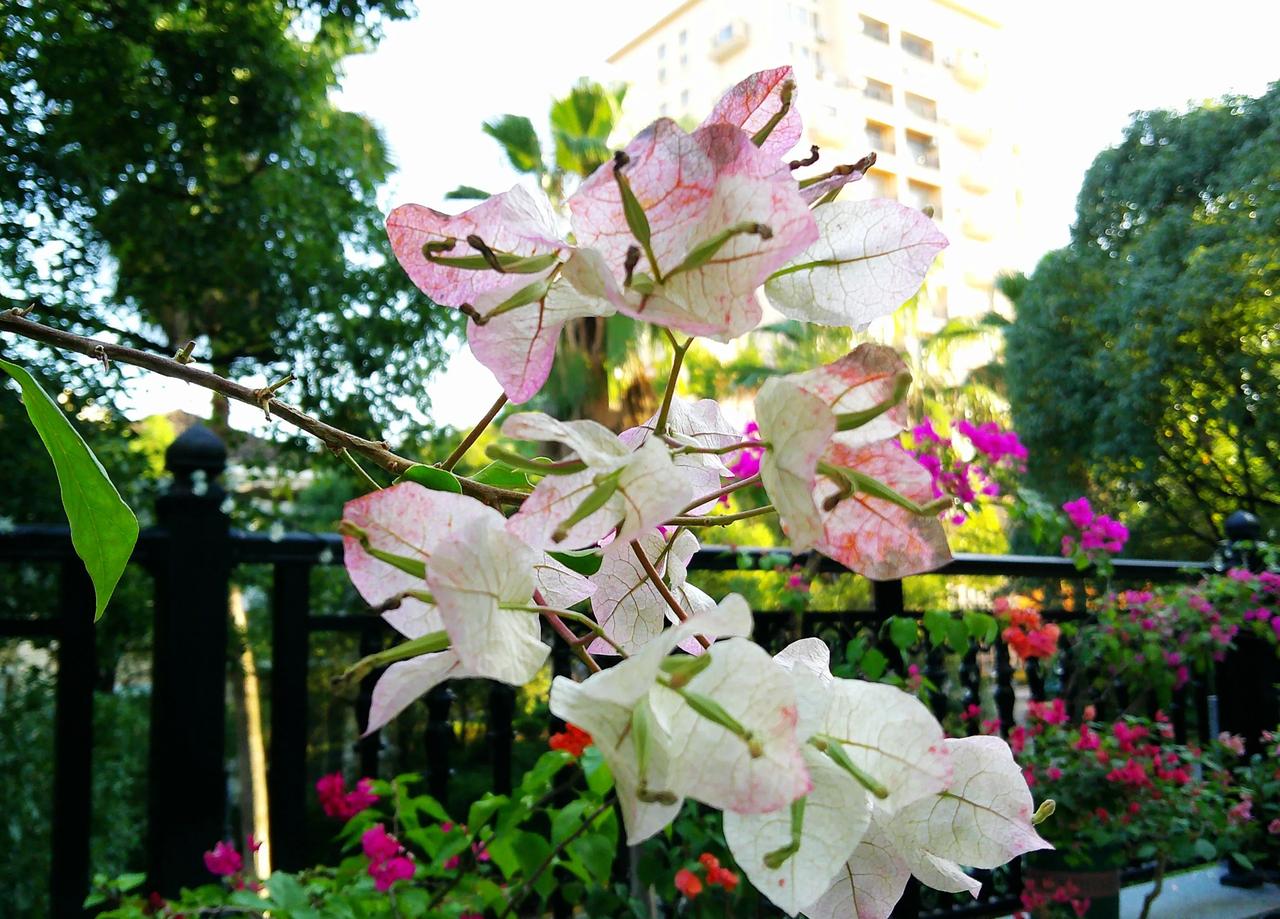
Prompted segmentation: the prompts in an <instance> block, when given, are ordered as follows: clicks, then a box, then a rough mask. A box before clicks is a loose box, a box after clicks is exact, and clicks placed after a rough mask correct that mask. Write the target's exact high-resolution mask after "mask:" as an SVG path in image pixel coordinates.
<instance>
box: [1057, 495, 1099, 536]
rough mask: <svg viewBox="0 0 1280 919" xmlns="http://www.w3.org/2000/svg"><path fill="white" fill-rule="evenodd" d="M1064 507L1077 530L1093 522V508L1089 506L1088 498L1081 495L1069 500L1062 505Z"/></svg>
mask: <svg viewBox="0 0 1280 919" xmlns="http://www.w3.org/2000/svg"><path fill="white" fill-rule="evenodd" d="M1062 509H1063V510H1064V511H1066V514H1067V519H1068V520H1070V521H1071V523H1072V524H1073V525H1074V526H1075V528H1076V529H1077V530H1083V529H1084V528H1085V527H1087V526H1088V525H1089V524H1090V523H1092V522H1093V508H1092V507H1090V506H1089V499H1088V498H1084V497H1081V498H1076V499H1075V500H1074V501H1068V502H1067V503H1066V504H1064V505H1062Z"/></svg>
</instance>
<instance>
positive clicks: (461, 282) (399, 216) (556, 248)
mask: <svg viewBox="0 0 1280 919" xmlns="http://www.w3.org/2000/svg"><path fill="white" fill-rule="evenodd" d="M471 235H476V236H479V237H480V238H481V239H482V240H483V241H484V243H485V244H486V245H488V246H489V248H491V249H494V250H497V251H499V252H508V253H511V254H513V255H543V254H547V253H552V252H563V253H566V254H567V252H568V246H567V245H566V244H565V243H564V242H563V241H562V240H561V239H560V238H559V234H558V233H557V232H556V226H555V217H554V215H553V212H552V210H551V203H550V201H548V200H547V197H546V195H545V194H543V193H542V192H537V193H533V192H530V191H528V190H526V189H525V188H524V187H523V186H521V185H517V186H515V187H514V188H512V189H511V190H510V191H507V192H503V193H502V194H498V195H493V196H492V197H490V198H488V199H486V200H485V201H482V202H481V203H480V204H478V205H476V206H475V207H473V208H471V209H470V210H468V211H464V212H463V213H461V214H457V215H450V214H442V213H440V212H439V211H435V210H432V209H431V208H429V207H423V206H422V205H420V204H404V205H401V206H400V207H397V208H396V209H395V210H393V211H392V212H391V214H390V215H389V216H388V217H387V236H388V237H389V238H390V240H391V248H392V251H394V252H395V255H396V259H397V260H398V261H399V262H400V266H401V267H402V268H404V270H405V273H406V274H408V275H409V278H410V279H411V280H412V281H413V283H414V284H416V285H417V286H418V288H419V289H420V290H421V291H422V292H423V293H425V294H426V295H427V296H428V297H430V298H431V299H432V300H434V301H435V302H437V303H440V304H442V305H445V306H460V305H461V304H463V303H468V304H471V305H472V306H473V307H475V308H476V309H477V310H479V311H480V312H481V313H484V312H486V310H487V308H488V307H492V306H496V305H497V304H498V303H501V302H502V301H503V300H505V299H507V297H509V296H510V295H511V294H514V293H515V292H516V291H517V290H520V289H521V288H522V287H525V286H526V285H528V284H532V283H533V282H534V281H537V280H539V279H541V278H543V277H546V275H547V274H549V273H550V272H551V268H548V269H547V270H546V271H544V272H540V273H536V274H520V273H500V272H497V271H490V270H475V269H467V268H453V267H447V266H445V265H438V264H435V263H433V262H430V261H428V260H427V258H426V256H425V255H423V252H422V248H423V246H425V245H426V244H427V243H429V242H443V241H445V240H448V239H453V240H455V243H454V246H453V248H452V249H451V250H449V251H448V252H442V253H441V255H442V256H446V257H449V258H457V257H459V256H466V255H475V254H477V253H478V250H476V249H475V248H474V247H472V246H471V245H470V244H469V243H467V241H466V240H467V237H468V236H471Z"/></svg>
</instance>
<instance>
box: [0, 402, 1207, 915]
mask: <svg viewBox="0 0 1280 919" xmlns="http://www.w3.org/2000/svg"><path fill="white" fill-rule="evenodd" d="M166 462H167V466H168V468H169V470H170V471H171V472H172V473H173V476H174V478H173V482H172V485H171V486H170V488H169V490H168V492H167V493H166V494H165V495H164V496H163V497H161V498H160V499H159V500H158V501H157V506H156V520H157V522H156V525H155V526H153V527H150V528H148V529H146V530H145V531H144V532H143V533H142V536H141V538H140V539H139V542H138V546H137V549H136V551H135V553H134V557H133V559H132V562H133V563H134V564H135V565H138V566H141V567H142V568H143V569H145V570H146V571H147V572H148V573H149V574H150V576H151V578H152V579H153V582H154V624H153V652H152V669H151V680H152V692H151V727H150V733H151V743H150V753H149V756H150V770H149V782H148V802H147V805H148V809H147V813H148V845H147V871H148V884H149V885H150V888H154V889H158V890H160V891H164V892H174V891H176V890H177V889H178V888H179V887H181V886H184V885H194V884H199V883H203V882H204V881H206V880H207V878H208V875H207V873H206V871H205V869H204V866H203V864H202V858H201V854H202V853H203V852H204V851H205V850H207V849H208V848H209V846H210V843H211V841H213V840H217V839H219V838H222V836H223V833H224V828H225V826H226V814H227V808H228V802H227V797H228V795H227V781H226V775H225V761H226V750H225V730H224V725H225V724H226V714H227V711H226V699H227V694H226V678H227V667H228V660H227V655H226V648H227V644H228V631H227V629H228V626H227V597H228V590H229V587H230V585H231V584H232V582H233V579H234V576H235V573H236V570H237V568H239V567H240V566H245V565H262V566H268V567H269V568H270V570H271V589H270V592H269V605H270V614H271V633H270V644H271V652H270V653H271V669H270V683H269V689H270V697H271V705H270V719H269V725H268V729H269V739H270V743H269V749H268V761H269V772H268V781H267V786H268V799H269V807H270V843H271V851H272V861H273V864H274V865H275V866H276V867H278V868H282V869H285V870H295V869H298V868H301V867H304V864H303V862H304V860H305V857H306V856H305V853H306V851H307V847H306V845H305V838H306V818H307V795H308V789H309V782H308V775H309V773H308V762H307V756H308V733H307V730H308V728H307V724H306V716H305V713H306V712H307V711H308V671H309V645H310V640H311V636H312V635H314V634H317V633H321V632H347V633H354V634H356V635H358V637H359V644H360V649H361V652H362V653H372V652H374V651H376V650H378V649H380V648H381V647H383V643H384V641H385V640H386V639H387V628H386V626H385V624H384V623H383V622H382V621H381V620H380V619H379V618H378V617H376V616H372V615H364V616H361V615H331V614H326V613H325V612H323V611H317V610H316V609H314V608H313V602H312V574H313V572H314V571H315V570H316V569H318V568H322V567H325V566H340V565H341V564H342V541H341V539H340V537H338V536H336V535H310V534H286V535H283V536H282V537H278V538H273V537H271V536H267V535H263V534H250V533H244V532H240V531H237V530H233V529H232V528H231V527H230V524H229V520H228V518H227V516H226V514H225V513H224V511H223V509H222V504H223V501H224V498H225V495H224V493H223V491H222V489H221V487H220V486H219V484H218V477H219V476H220V475H221V473H222V472H223V469H224V466H225V462H226V452H225V449H224V448H223V445H222V444H221V442H220V441H218V439H217V438H216V437H215V436H214V435H213V434H212V433H211V432H209V431H208V430H206V429H203V428H200V427H196V428H192V429H190V430H188V431H187V432H186V433H184V434H183V435H182V437H180V438H179V439H178V440H177V441H176V442H175V443H174V444H173V446H172V447H171V448H170V450H169V452H168V454H167V456H166ZM766 552H767V553H772V554H776V550H772V549H770V550H754V549H752V550H742V549H736V548H734V549H731V548H723V547H708V548H705V549H703V550H702V551H701V552H699V553H698V555H697V556H696V557H695V559H694V561H693V563H692V565H691V566H690V567H691V568H692V569H694V570H701V571H734V570H739V569H741V568H743V567H744V563H743V560H744V556H746V557H748V558H749V557H751V556H759V555H760V554H762V553H766ZM14 563H35V564H42V565H50V566H59V569H60V578H59V584H60V587H59V590H60V595H59V602H58V604H57V610H58V613H57V616H56V618H4V619H0V639H3V638H30V639H49V638H52V639H55V640H56V648H57V650H56V656H57V661H58V674H57V684H56V717H55V728H54V731H55V767H54V771H53V777H52V779H53V789H52V791H53V801H54V808H53V830H52V850H53V851H52V859H51V872H52V878H51V884H52V904H53V906H52V909H53V914H54V915H55V916H59V917H63V916H81V915H83V910H82V908H81V904H82V903H83V900H84V897H85V894H86V890H87V885H88V875H89V869H90V865H89V838H90V818H91V796H90V780H91V774H92V773H91V771H92V769H93V762H92V750H93V735H92V730H93V728H92V725H93V720H92V717H91V716H92V702H93V693H94V690H95V686H94V673H95V632H94V624H93V621H92V617H93V594H92V588H91V585H90V584H89V581H88V579H87V577H86V575H85V574H84V570H83V567H82V565H81V564H80V563H79V561H78V560H77V559H76V557H75V555H74V553H73V550H72V547H71V543H70V538H69V535H68V533H67V530H66V529H65V528H64V527H55V526H22V527H17V528H14V529H12V530H10V531H9V532H5V533H0V564H14ZM1205 567H1206V565H1205V563H1197V562H1181V561H1134V560H1119V561H1117V563H1116V569H1117V570H1116V575H1115V577H1116V578H1117V579H1119V580H1122V581H1125V582H1133V583H1148V584H1149V583H1155V582H1168V581H1171V580H1177V579H1182V578H1187V577H1189V576H1193V575H1194V574H1195V573H1196V572H1197V571H1200V570H1202V569H1204V568H1205ZM819 571H829V572H840V573H843V574H844V575H846V576H848V577H856V576H855V575H851V574H849V573H848V572H847V571H845V569H843V568H841V567H840V566H838V565H836V564H835V563H832V562H829V561H827V560H825V559H824V560H823V561H822V564H821V566H820V568H819ZM936 575H941V576H943V577H945V578H947V579H955V578H966V577H978V576H1001V577H1005V578H1028V579H1047V580H1050V581H1067V582H1076V583H1077V584H1079V585H1080V587H1081V588H1083V584H1084V582H1085V581H1086V579H1087V578H1088V577H1089V576H1090V575H1089V572H1081V571H1078V570H1077V569H1076V568H1075V567H1073V566H1072V565H1071V563H1070V562H1069V561H1067V560H1065V559H1059V558H1047V557H1031V556H986V555H961V556H959V557H957V558H956V559H955V560H953V561H952V562H951V563H949V564H948V565H947V566H946V567H945V568H943V569H941V570H940V571H938V572H934V573H932V575H930V576H936ZM1074 595H1075V597H1076V599H1077V602H1076V603H1075V604H1074V609H1073V610H1065V609H1056V610H1055V609H1049V610H1046V615H1047V616H1048V617H1049V618H1070V617H1080V616H1083V615H1084V604H1085V602H1086V592H1085V591H1084V590H1083V589H1079V590H1076V591H1074ZM901 615H907V616H911V615H918V612H916V611H912V610H910V609H908V608H907V606H906V603H905V594H904V587H903V582H902V581H885V582H873V583H872V585H871V604H870V608H869V609H862V610H850V611H841V612H805V613H804V614H803V616H802V617H800V618H798V617H797V616H796V615H795V614H794V613H789V612H785V611H772V612H771V611H767V610H766V611H757V618H756V623H757V624H756V638H757V640H758V641H760V642H761V644H763V645H764V646H766V647H773V648H775V649H776V648H777V647H780V646H781V645H782V644H785V643H786V642H787V641H789V640H791V639H793V638H796V637H799V635H800V633H801V631H803V633H804V634H818V635H821V636H822V637H824V638H825V639H827V640H828V642H829V643H831V644H832V645H833V647H836V648H842V647H843V643H844V642H847V641H848V640H849V639H850V638H852V637H854V636H855V635H857V634H859V633H860V632H864V631H865V630H866V629H867V628H868V627H869V626H870V627H875V626H876V625H878V624H880V623H883V621H884V620H885V619H886V618H887V617H890V616H901ZM556 646H557V647H558V648H559V649H560V650H558V651H557V652H556V653H555V654H553V668H554V669H555V670H556V671H558V672H567V671H568V669H569V658H568V655H567V653H566V651H565V650H564V649H563V644H562V643H556ZM838 653H839V652H837V654H838ZM948 653H949V652H947V651H946V650H944V649H943V648H932V649H928V650H927V651H926V653H925V654H924V655H923V657H922V662H923V664H924V667H923V675H924V676H925V677H927V678H928V679H929V680H930V682H931V683H932V684H933V686H934V687H936V689H935V690H934V691H933V693H932V695H931V699H930V702H931V705H932V708H933V709H934V711H935V713H936V714H938V715H939V716H943V715H945V714H947V713H948V712H953V713H954V712H959V711H963V710H965V709H966V708H967V707H968V706H970V705H973V704H980V703H981V702H983V696H984V691H985V692H989V693H990V698H991V699H992V701H993V705H994V710H995V711H996V712H997V713H998V715H999V717H1000V719H1001V722H1002V724H1003V725H1004V726H1005V729H1006V730H1007V728H1008V727H1009V726H1010V725H1012V724H1013V723H1014V715H1015V703H1016V699H1017V696H1018V693H1019V692H1022V693H1023V694H1025V695H1029V697H1030V698H1039V699H1043V698H1045V697H1046V695H1052V694H1054V693H1055V692H1057V691H1058V690H1059V688H1060V687H1061V686H1063V685H1064V684H1065V682H1066V680H1067V677H1068V671H1069V668H1070V663H1071V662H1070V657H1069V655H1067V654H1063V655H1059V656H1058V658H1057V659H1056V660H1055V664H1054V666H1053V669H1052V670H1051V672H1048V673H1045V672H1041V670H1040V669H1039V665H1038V662H1035V661H1032V662H1030V663H1029V665H1028V666H1027V667H1026V670H1025V685H1024V684H1022V683H1018V684H1017V685H1015V669H1014V665H1013V662H1012V660H1011V658H1010V654H1009V650H1008V648H1007V647H1006V646H1005V644H1004V643H1003V642H1002V641H1000V640H997V641H995V642H993V643H992V644H991V646H990V647H985V648H979V647H978V646H977V645H974V646H971V647H970V649H969V650H968V651H967V652H966V653H964V654H963V655H962V659H961V660H960V661H959V662H958V663H957V662H955V661H954V660H952V661H949V660H948V657H947V655H948ZM372 680H373V678H372V677H370V678H368V679H366V681H365V683H364V684H363V688H362V691H361V697H360V699H359V700H358V701H357V710H358V713H359V714H358V717H359V719H361V720H362V723H361V724H360V727H361V729H363V726H364V725H363V719H364V718H365V717H366V715H367V711H368V702H369V688H370V686H371V685H372ZM514 701H515V695H514V692H513V691H512V690H511V689H509V688H508V687H503V686H497V685H495V686H494V687H493V688H492V689H491V691H490V694H489V698H488V712H487V729H486V743H487V745H488V746H489V748H490V752H491V757H490V759H491V763H492V769H493V774H492V777H491V782H492V787H493V788H494V790H496V791H499V792H502V791H507V790H509V789H510V787H511V771H512V742H513V730H512V717H513V711H514ZM452 704H453V703H452V694H451V692H450V691H449V690H448V689H447V688H441V689H437V690H436V691H435V692H433V693H432V694H431V695H430V696H428V698H427V700H426V705H427V708H428V713H429V718H428V727H427V729H426V730H427V737H426V741H425V746H426V750H427V757H426V759H427V761H426V762H425V763H424V764H423V765H424V766H425V773H426V775H427V780H428V786H429V791H430V792H431V793H432V794H433V795H435V796H436V797H439V798H444V797H445V793H446V792H447V789H448V783H449V776H450V762H449V758H450V748H451V741H452V738H453V726H452V720H451V713H450V708H451V705H452ZM1208 705H1209V700H1208V699H1207V698H1206V697H1205V696H1204V693H1203V692H1200V693H1199V694H1198V695H1197V693H1195V692H1191V693H1189V694H1185V695H1184V696H1183V697H1182V698H1181V699H1180V700H1179V702H1178V703H1177V705H1176V706H1175V711H1174V713H1173V715H1174V718H1175V723H1176V725H1177V728H1178V731H1179V733H1181V734H1183V735H1184V736H1185V734H1186V731H1187V725H1188V722H1189V721H1191V722H1194V723H1195V724H1197V725H1200V726H1201V727H1203V726H1204V725H1206V724H1208V723H1209V722H1208V715H1207V708H1208ZM380 746H381V743H380V740H379V738H378V736H377V735H376V734H373V735H370V736H368V737H365V738H363V739H362V740H360V741H359V742H358V757H359V761H360V766H361V773H362V774H364V775H377V774H378V773H379V758H380ZM986 880H987V881H988V883H987V884H985V889H984V893H983V896H982V897H981V898H980V901H979V902H977V903H973V904H968V905H964V906H952V905H949V904H938V903H935V904H933V906H932V908H931V907H930V904H929V902H927V901H925V902H924V903H923V904H922V902H921V901H920V899H919V897H920V894H919V892H918V891H915V890H914V888H913V890H912V891H910V892H909V895H908V897H907V898H906V900H904V902H903V904H902V906H901V908H900V910H899V912H898V913H895V915H916V914H917V912H919V913H921V914H925V915H928V914H937V915H941V914H946V915H952V916H958V915H998V914H999V912H1000V911H1001V910H1003V911H1005V912H1007V911H1008V910H1009V908H1010V907H1011V906H1013V905H1014V903H1015V902H1016V892H1017V873H1016V867H1015V868H1014V869H1013V872H1012V873H1009V872H1006V873H1005V874H1003V875H999V876H992V877H990V878H987V879H986Z"/></svg>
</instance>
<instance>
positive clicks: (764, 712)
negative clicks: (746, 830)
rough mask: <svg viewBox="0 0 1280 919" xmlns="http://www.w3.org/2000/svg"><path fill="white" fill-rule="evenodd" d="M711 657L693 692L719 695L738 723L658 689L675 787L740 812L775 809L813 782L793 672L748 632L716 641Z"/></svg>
mask: <svg viewBox="0 0 1280 919" xmlns="http://www.w3.org/2000/svg"><path fill="white" fill-rule="evenodd" d="M689 621H690V622H692V621H694V620H692V619H691V620H689ZM706 656H707V657H709V658H710V659H711V660H710V663H709V664H708V665H706V667H705V668H703V669H702V670H700V671H699V672H698V673H697V675H696V676H694V677H693V678H692V679H691V680H690V681H689V683H688V685H687V687H686V688H687V691H688V692H689V693H697V694H698V695H700V696H703V697H706V698H710V699H713V700H714V701H715V702H716V703H717V704H718V705H719V706H720V708H721V709H722V710H723V711H725V712H727V713H728V715H729V717H730V718H732V719H733V720H734V721H735V722H737V726H738V729H737V730H735V729H733V728H730V727H728V726H726V725H724V724H719V723H716V722H715V721H712V720H711V719H709V718H708V717H707V716H706V715H705V713H702V712H699V711H697V710H695V708H694V706H693V705H692V704H691V703H689V702H688V700H687V699H686V698H685V697H683V696H681V695H680V694H678V693H676V692H674V691H672V690H670V689H666V688H664V687H659V688H658V689H655V690H654V695H653V697H652V704H653V708H654V711H655V713H656V714H657V719H658V722H659V723H660V724H661V725H662V726H663V728H664V729H665V732H666V734H667V737H668V739H669V743H670V750H671V754H670V755H671V761H672V767H673V768H672V772H673V775H672V786H673V788H674V790H675V791H676V792H677V793H680V794H683V795H684V796H686V797H690V798H693V799H694V800H697V801H701V802H702V803H703V804H709V805H710V806H712V807H715V808H717V809H719V810H722V811H726V812H734V813H740V814H760V813H768V812H770V811H775V810H777V809H779V808H783V807H786V806H787V805H788V804H790V803H791V802H792V801H794V800H795V799H796V798H798V797H801V796H802V795H805V794H808V793H809V791H810V790H812V788H813V782H812V780H811V779H810V777H809V770H808V767H807V766H806V765H805V760H804V756H803V754H802V752H801V749H802V748H801V743H800V739H799V737H798V736H797V732H796V721H797V719H798V717H799V711H798V707H797V702H796V688H795V683H794V681H793V680H792V679H791V676H790V674H789V673H787V671H786V670H785V669H783V667H782V666H780V665H779V664H778V663H777V662H776V661H775V660H774V659H773V658H772V657H771V656H770V655H769V652H767V651H765V650H764V649H763V648H761V647H760V646H759V645H757V644H754V643H752V642H751V641H748V640H747V639H745V638H729V639H726V640H724V641H719V642H716V643H715V644H714V645H712V646H711V649H710V650H709V651H707V652H706ZM741 729H745V731H746V735H748V736H749V738H750V739H749V740H746V739H744V735H742V734H741V733H740V731H741Z"/></svg>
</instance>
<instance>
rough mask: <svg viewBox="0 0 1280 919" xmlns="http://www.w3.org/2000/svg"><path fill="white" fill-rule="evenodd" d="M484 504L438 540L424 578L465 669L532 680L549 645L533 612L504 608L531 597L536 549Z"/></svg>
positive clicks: (507, 678)
mask: <svg viewBox="0 0 1280 919" xmlns="http://www.w3.org/2000/svg"><path fill="white" fill-rule="evenodd" d="M489 511H490V513H489V514H488V515H486V516H485V517H483V518H478V519H476V520H474V521H473V522H472V523H471V524H469V525H468V526H467V527H465V528H463V529H461V530H459V531H458V533H457V535H456V538H454V539H451V540H450V541H449V542H446V543H441V544H440V545H438V546H437V547H436V551H435V553H434V555H433V556H432V559H431V566H430V568H429V569H428V570H427V584H428V585H429V586H430V588H431V592H432V595H433V596H434V597H435V598H436V603H437V605H438V606H439V608H440V617H441V619H442V620H443V621H444V627H445V630H446V631H448V633H449V639H450V642H451V643H452V649H453V650H454V651H455V652H456V653H457V655H458V658H459V660H461V661H462V662H463V664H465V665H466V667H467V669H468V670H469V671H472V672H473V673H475V674H476V675H478V676H483V677H488V678H489V679H493V680H501V681H502V682H504V683H510V684H512V685H516V686H519V685H523V684H524V683H527V682H528V681H529V680H531V679H533V677H534V676H535V675H536V674H537V672H538V669H539V668H540V667H541V666H542V664H543V662H544V661H545V660H546V657H547V654H548V653H550V650H551V649H550V648H548V647H547V646H546V645H545V644H543V643H542V642H541V641H540V640H539V637H538V636H539V635H540V634H541V628H540V623H539V621H538V617H537V616H536V615H535V614H533V613H529V612H524V611H519V610H510V609H502V608H501V607H502V605H503V604H525V605H527V604H529V603H531V602H532V598H533V590H534V576H533V569H534V566H535V565H536V564H537V563H538V562H539V560H540V555H539V553H538V552H537V551H535V550H534V549H533V548H532V547H531V546H529V545H527V544H526V543H524V542H523V541H522V540H520V539H519V538H518V537H516V536H514V535H512V534H511V533H509V532H507V530H506V527H505V522H506V521H505V520H504V518H503V517H502V515H501V514H499V513H498V512H497V511H494V510H492V509H489Z"/></svg>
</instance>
